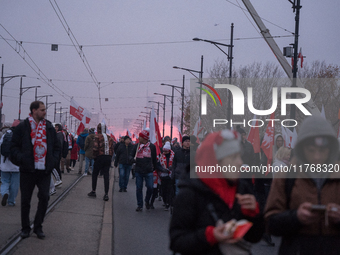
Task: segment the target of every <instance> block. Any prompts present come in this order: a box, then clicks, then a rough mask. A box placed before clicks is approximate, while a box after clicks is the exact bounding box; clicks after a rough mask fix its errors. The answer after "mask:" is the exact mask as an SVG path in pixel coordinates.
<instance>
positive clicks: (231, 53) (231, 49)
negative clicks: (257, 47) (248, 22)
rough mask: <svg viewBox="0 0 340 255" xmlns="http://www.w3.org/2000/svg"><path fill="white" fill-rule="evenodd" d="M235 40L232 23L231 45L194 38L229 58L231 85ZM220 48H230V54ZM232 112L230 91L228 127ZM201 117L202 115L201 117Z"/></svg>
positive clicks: (232, 24) (229, 94)
mask: <svg viewBox="0 0 340 255" xmlns="http://www.w3.org/2000/svg"><path fill="white" fill-rule="evenodd" d="M233 38H234V23H231V35H230V44H224V43H219V42H214V41H210V40H204V39H200V38H197V37H195V38H193V39H192V40H193V41H202V42H207V43H211V44H213V45H215V46H216V47H217V48H218V49H219V50H220V51H222V52H223V53H224V54H225V55H227V57H228V61H229V62H230V64H229V84H231V78H232V67H233V47H234V45H233ZM219 46H224V47H228V53H226V52H225V51H224V50H222V48H221V47H219ZM230 110H231V93H230V91H228V108H227V119H228V126H229V128H231V126H230V117H231V116H230ZM200 116H201V115H200Z"/></svg>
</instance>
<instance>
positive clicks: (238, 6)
mask: <svg viewBox="0 0 340 255" xmlns="http://www.w3.org/2000/svg"><path fill="white" fill-rule="evenodd" d="M225 1H227V2H228V3H230V4H232V5H234V6H236V7H237V8H240V9H242V10H244V11H246V12H249V11H248V10H247V9H245V8H242V7H241V6H240V5H239V4H238V5H237V4H235V3H233V2H231V1H230V0H225ZM257 16H258V17H259V18H261V19H262V20H264V21H266V22H268V23H270V24H272V25H273V26H275V27H278V28H280V29H282V30H284V31H286V32H288V33H291V34H292V35H295V33H294V32H292V31H289V30H288V29H286V28H284V27H281V26H279V25H277V24H275V23H274V22H271V21H269V20H267V19H265V18H262V17H261V16H259V15H257Z"/></svg>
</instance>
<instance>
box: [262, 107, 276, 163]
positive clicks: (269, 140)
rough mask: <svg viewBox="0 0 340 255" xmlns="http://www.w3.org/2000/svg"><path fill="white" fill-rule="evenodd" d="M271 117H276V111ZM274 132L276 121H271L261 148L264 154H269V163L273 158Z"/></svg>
mask: <svg viewBox="0 0 340 255" xmlns="http://www.w3.org/2000/svg"><path fill="white" fill-rule="evenodd" d="M270 119H275V112H273V113H272V114H271V115H270ZM274 133H275V124H274V121H270V122H269V123H268V126H267V129H266V133H265V134H264V138H263V141H262V144H261V149H262V150H263V152H264V154H266V156H267V159H268V161H267V163H268V165H269V164H271V163H272V160H273V146H274Z"/></svg>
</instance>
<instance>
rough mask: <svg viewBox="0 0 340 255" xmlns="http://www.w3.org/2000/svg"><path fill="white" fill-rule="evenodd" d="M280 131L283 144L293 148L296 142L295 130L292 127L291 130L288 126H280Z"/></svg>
mask: <svg viewBox="0 0 340 255" xmlns="http://www.w3.org/2000/svg"><path fill="white" fill-rule="evenodd" d="M281 133H282V137H283V141H284V146H285V147H288V148H291V149H293V148H294V147H295V144H296V142H297V132H296V129H295V128H294V130H293V132H292V131H290V130H289V128H285V127H283V126H281Z"/></svg>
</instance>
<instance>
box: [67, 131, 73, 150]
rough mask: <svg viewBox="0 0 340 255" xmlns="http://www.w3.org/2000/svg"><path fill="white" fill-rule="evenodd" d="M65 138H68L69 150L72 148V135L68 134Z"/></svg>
mask: <svg viewBox="0 0 340 255" xmlns="http://www.w3.org/2000/svg"><path fill="white" fill-rule="evenodd" d="M67 139H68V149H69V150H72V135H71V134H69V135H68V136H67Z"/></svg>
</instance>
